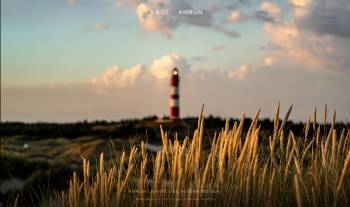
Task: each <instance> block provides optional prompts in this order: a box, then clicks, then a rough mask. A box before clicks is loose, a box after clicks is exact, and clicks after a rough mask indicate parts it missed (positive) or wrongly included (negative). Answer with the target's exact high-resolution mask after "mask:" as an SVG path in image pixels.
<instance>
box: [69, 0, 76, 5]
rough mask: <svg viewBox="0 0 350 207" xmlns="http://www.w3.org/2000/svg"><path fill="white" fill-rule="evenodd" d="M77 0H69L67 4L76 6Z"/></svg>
mask: <svg viewBox="0 0 350 207" xmlns="http://www.w3.org/2000/svg"><path fill="white" fill-rule="evenodd" d="M77 2H78V0H67V4H69V5H70V6H74V5H75V4H76V3H77Z"/></svg>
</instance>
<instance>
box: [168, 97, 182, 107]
mask: <svg viewBox="0 0 350 207" xmlns="http://www.w3.org/2000/svg"><path fill="white" fill-rule="evenodd" d="M179 106H180V101H179V99H170V107H179Z"/></svg>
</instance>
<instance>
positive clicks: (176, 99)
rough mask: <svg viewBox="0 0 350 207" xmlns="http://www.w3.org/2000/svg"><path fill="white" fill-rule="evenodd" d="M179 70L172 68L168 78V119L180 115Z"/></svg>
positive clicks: (176, 117)
mask: <svg viewBox="0 0 350 207" xmlns="http://www.w3.org/2000/svg"><path fill="white" fill-rule="evenodd" d="M179 81H180V80H179V71H178V70H177V68H174V69H173V71H172V73H171V80H170V119H172V120H174V119H178V118H179V117H180V95H179Z"/></svg>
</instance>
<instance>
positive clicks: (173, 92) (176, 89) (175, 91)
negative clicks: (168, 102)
mask: <svg viewBox="0 0 350 207" xmlns="http://www.w3.org/2000/svg"><path fill="white" fill-rule="evenodd" d="M170 95H179V87H176V86H172V87H171V88H170Z"/></svg>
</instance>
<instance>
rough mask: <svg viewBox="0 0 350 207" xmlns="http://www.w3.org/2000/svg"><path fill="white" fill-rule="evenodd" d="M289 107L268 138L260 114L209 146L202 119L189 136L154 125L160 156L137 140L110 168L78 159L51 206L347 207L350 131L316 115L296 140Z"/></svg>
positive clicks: (349, 203)
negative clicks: (289, 124)
mask: <svg viewBox="0 0 350 207" xmlns="http://www.w3.org/2000/svg"><path fill="white" fill-rule="evenodd" d="M202 110H203V109H202ZM291 110H292V107H290V108H289V110H288V112H287V113H286V115H285V116H284V119H283V120H280V119H279V111H280V106H279V104H278V106H277V108H276V111H275V117H274V128H273V133H272V134H271V135H270V136H269V137H261V135H260V134H261V133H260V126H259V121H258V120H259V113H260V110H259V112H258V113H257V114H256V116H255V117H254V119H253V121H252V123H251V125H250V127H249V129H248V131H243V126H244V120H245V116H244V115H243V116H242V117H241V119H240V121H239V122H235V123H234V124H233V126H230V125H229V122H228V119H227V121H226V125H225V126H224V128H223V129H221V130H220V131H218V133H217V134H215V135H214V136H213V137H210V138H209V139H210V146H209V147H204V145H203V133H204V125H205V123H204V119H203V117H202V115H200V116H199V119H198V127H197V129H196V130H195V132H194V134H193V137H191V138H189V137H186V138H184V139H178V138H177V136H175V137H171V138H170V137H169V135H168V133H167V132H164V131H163V129H162V127H160V133H161V137H162V142H163V149H162V150H161V151H159V152H157V153H156V154H151V153H148V152H147V151H146V150H145V143H142V144H141V147H136V146H134V147H132V149H131V150H130V151H123V152H120V153H118V152H115V158H114V159H112V162H109V163H107V162H105V160H104V154H103V153H102V154H101V155H100V160H99V168H98V169H90V163H89V161H87V160H86V159H83V176H82V177H81V178H80V179H79V176H78V175H77V174H76V173H74V174H73V176H72V178H71V179H70V181H69V184H70V185H69V189H68V190H67V191H62V192H59V193H55V194H54V195H53V196H52V197H51V198H49V200H50V204H51V205H53V206H71V207H73V206H74V207H75V206H212V205H215V206H299V207H301V206H350V179H349V177H350V176H349V174H350V173H349V171H350V170H349V168H350V129H349V128H344V129H337V128H336V127H335V112H334V113H333V116H332V125H331V127H330V128H328V129H326V128H322V127H321V125H319V124H318V123H316V112H315V113H314V116H313V118H312V119H311V121H310V119H309V121H307V123H306V124H305V128H304V133H303V135H301V136H296V135H294V134H293V132H292V131H290V130H287V129H286V123H287V120H288V117H289V115H290V113H291ZM325 111H326V110H325ZM201 114H202V113H201ZM324 117H325V120H326V119H327V118H326V117H327V112H325V115H324ZM180 140H181V141H180ZM17 199H18V198H17Z"/></svg>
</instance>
